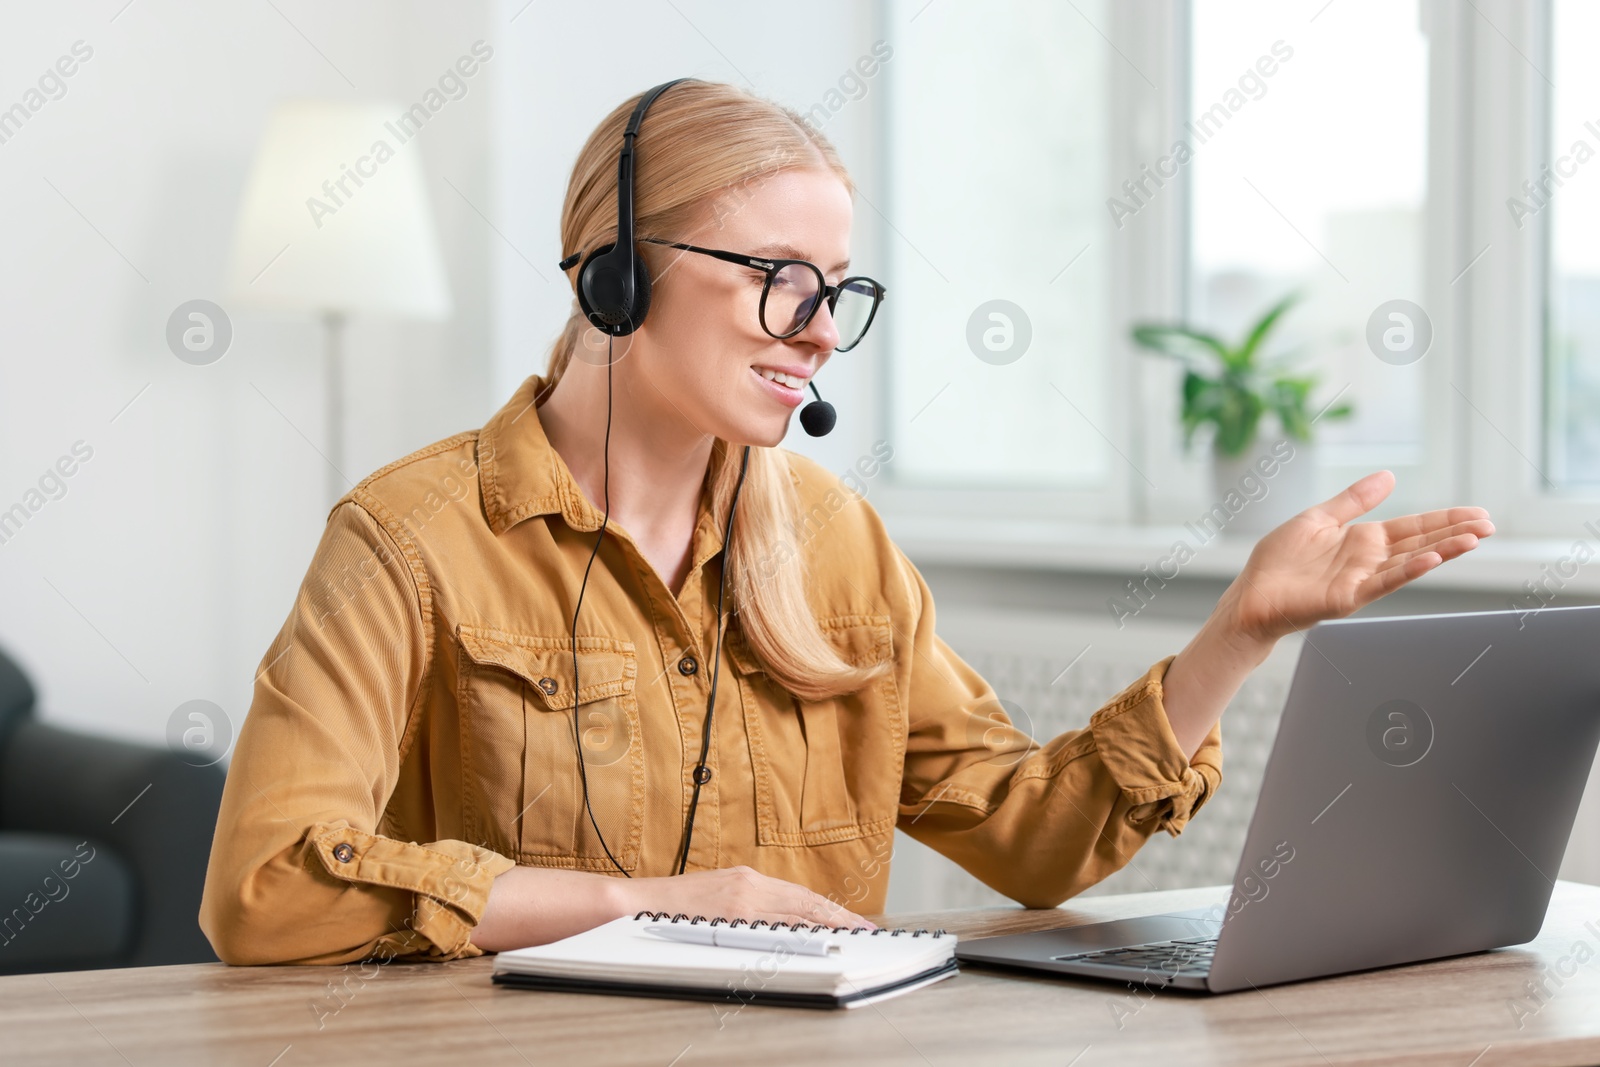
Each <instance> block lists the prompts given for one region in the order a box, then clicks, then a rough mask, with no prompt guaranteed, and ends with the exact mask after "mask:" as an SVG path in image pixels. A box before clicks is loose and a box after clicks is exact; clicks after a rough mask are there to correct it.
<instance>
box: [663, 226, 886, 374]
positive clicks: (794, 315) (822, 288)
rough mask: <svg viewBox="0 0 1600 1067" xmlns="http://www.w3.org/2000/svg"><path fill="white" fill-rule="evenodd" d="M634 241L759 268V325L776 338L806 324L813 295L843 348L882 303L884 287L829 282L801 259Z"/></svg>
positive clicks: (861, 281)
mask: <svg viewBox="0 0 1600 1067" xmlns="http://www.w3.org/2000/svg"><path fill="white" fill-rule="evenodd" d="M640 240H644V241H649V242H650V243H651V244H658V245H666V246H667V247H668V248H681V249H683V250H684V251H685V252H697V253H699V254H700V255H702V256H711V257H713V258H715V259H720V260H723V261H724V262H727V263H737V264H739V265H740V266H741V267H753V268H754V269H756V270H759V271H762V272H763V273H765V274H766V276H767V280H766V284H765V285H763V286H762V287H761V307H760V318H761V328H762V329H763V330H765V331H766V332H767V333H768V334H769V335H770V336H772V337H776V338H778V339H779V340H780V341H781V340H783V339H785V338H788V337H793V336H794V335H795V334H797V333H799V332H800V331H801V330H804V329H805V328H806V326H808V325H809V324H810V323H811V320H812V318H813V317H814V316H815V315H816V313H817V308H819V307H821V306H822V301H821V300H819V299H818V297H819V296H822V297H824V298H825V299H826V300H827V302H828V314H829V315H831V316H833V324H834V327H835V328H836V329H837V330H838V331H839V343H838V344H837V345H835V346H834V349H833V350H834V351H835V352H848V351H850V350H851V349H852V348H854V347H855V346H856V345H857V344H859V343H860V342H861V338H863V337H865V336H866V333H867V327H868V326H871V325H872V319H873V317H874V316H875V315H877V313H878V305H879V304H881V303H883V297H884V294H885V290H884V288H883V286H881V285H879V284H878V283H877V282H875V281H873V280H872V279H871V278H865V277H853V278H846V279H844V280H843V281H842V282H840V283H839V284H838V285H829V284H827V280H826V279H825V278H823V276H822V269H821V268H820V267H818V266H817V265H816V264H815V263H809V262H807V261H806V260H803V259H759V258H757V257H755V256H747V255H744V254H742V253H739V252H724V251H722V250H721V249H717V248H699V247H697V246H695V245H688V244H683V243H682V242H680V241H664V240H662V239H661V238H659V237H643V238H640Z"/></svg>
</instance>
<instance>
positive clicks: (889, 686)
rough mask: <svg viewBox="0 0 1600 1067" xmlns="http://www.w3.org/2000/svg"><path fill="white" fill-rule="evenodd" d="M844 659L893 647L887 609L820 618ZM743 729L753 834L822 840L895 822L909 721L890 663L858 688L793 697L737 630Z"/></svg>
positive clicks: (762, 838)
mask: <svg viewBox="0 0 1600 1067" xmlns="http://www.w3.org/2000/svg"><path fill="white" fill-rule="evenodd" d="M820 622H821V625H822V631H823V634H824V636H826V637H827V638H828V640H829V642H830V643H832V644H833V646H834V647H835V648H836V649H837V650H838V651H839V654H840V655H842V656H843V657H844V658H845V659H846V660H848V661H849V662H851V663H853V664H855V665H856V666H867V665H869V664H872V663H877V662H879V661H881V660H885V659H888V658H889V656H890V655H891V643H890V634H891V631H890V628H889V619H888V617H887V616H877V615H844V616H835V617H832V618H825V619H822V620H820ZM728 646H729V654H730V658H731V660H732V662H733V665H734V668H735V670H737V671H738V674H739V694H740V699H741V702H742V703H743V705H744V720H745V733H746V736H747V738H748V740H749V744H750V762H751V765H752V767H753V768H754V771H755V784H756V796H755V805H756V840H757V842H758V843H759V844H762V845H824V844H830V843H832V842H835V841H849V840H853V839H855V838H860V837H870V836H874V835H877V834H881V833H885V832H887V831H889V830H892V829H893V828H894V823H895V816H896V812H897V807H896V805H897V803H898V800H899V793H900V779H901V777H902V775H903V773H904V768H905V729H904V723H903V717H902V714H901V709H900V705H899V700H898V696H897V692H896V689H895V684H894V677H893V675H892V673H886V674H884V675H882V676H880V677H879V678H878V679H876V680H875V681H873V682H871V683H869V684H868V685H867V686H866V687H864V688H863V689H861V690H860V691H859V692H856V693H850V694H846V695H844V696H838V697H832V698H829V699H827V700H804V701H803V700H799V699H798V698H796V697H795V696H794V694H792V693H790V692H789V691H788V690H786V689H784V688H783V687H782V686H780V685H779V684H778V683H777V682H776V681H775V680H774V679H773V678H772V677H771V676H770V675H768V674H767V673H766V671H765V670H764V669H763V668H762V667H761V665H760V663H759V662H757V660H756V659H755V657H754V655H752V653H751V651H750V649H749V647H748V646H747V645H746V644H745V642H744V635H743V634H741V633H737V632H735V633H734V634H733V635H730V639H729V641H728Z"/></svg>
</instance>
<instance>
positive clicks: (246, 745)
mask: <svg viewBox="0 0 1600 1067" xmlns="http://www.w3.org/2000/svg"><path fill="white" fill-rule="evenodd" d="M408 547H409V546H408ZM417 566H418V565H417V562H416V555H415V552H414V550H412V551H407V550H405V549H403V548H402V546H401V545H400V544H398V543H397V542H396V540H395V539H394V538H393V537H391V536H390V534H389V533H388V531H386V530H385V529H384V528H383V527H382V526H381V525H379V524H378V523H377V522H376V521H375V520H374V519H373V517H372V516H371V514H369V513H368V512H367V510H366V509H365V508H363V507H362V506H360V505H359V504H357V503H355V502H353V501H351V500H346V501H344V502H342V503H341V504H340V505H339V506H337V507H336V508H335V509H334V511H333V512H332V514H331V515H330V516H329V520H328V524H327V527H326V528H325V530H324V532H323V536H322V539H321V541H320V543H319V544H318V546H317V551H316V553H315V555H314V556H313V558H312V562H311V566H310V568H309V570H308V571H307V574H306V577H305V580H304V581H303V583H302V584H301V587H300V590H299V592H298V594H297V595H296V598H295V603H294V607H293V610H292V611H291V612H290V614H289V618H288V619H287V621H286V622H285V623H284V625H283V627H282V629H281V630H280V631H279V633H278V635H277V637H276V639H275V640H274V641H273V643H272V647H271V648H269V649H268V650H267V654H266V655H265V656H264V657H263V659H262V663H261V668H260V670H259V671H258V674H257V677H256V681H255V690H254V695H253V699H252V702H251V705H250V711H249V714H248V715H247V716H246V718H245V721H244V724H243V726H242V728H241V729H240V731H239V737H238V743H237V745H236V746H235V749H234V753H233V759H232V762H231V764H230V765H229V768H228V780H227V785H226V786H225V788H224V791H223V798H222V807H221V811H220V813H219V815H218V818H217V830H216V835H215V838H214V840H213V842H212V848H211V858H210V865H209V867H208V868H207V871H206V884H205V894H204V897H203V899H202V901H201V907H200V926H201V928H202V929H203V930H204V931H205V934H206V936H207V937H208V938H209V939H210V940H211V944H212V947H213V948H214V949H215V950H216V952H217V955H218V956H219V957H220V958H221V959H222V960H223V961H225V962H227V963H235V964H261V963H327V964H338V963H350V962H354V961H357V960H363V959H369V958H379V959H395V958H417V959H434V960H447V959H454V958H458V957H463V956H476V955H480V954H481V953H480V950H479V949H478V948H476V947H475V946H474V945H473V944H472V943H471V940H470V935H471V932H472V929H473V927H474V926H476V925H477V923H478V920H479V919H480V918H481V916H482V914H483V910H484V907H485V905H486V903H487V901H488V896H489V887H490V885H491V883H492V882H493V880H494V878H495V877H496V876H497V875H499V874H501V873H503V872H504V871H506V870H509V869H510V868H511V867H513V866H515V865H516V864H515V861H513V860H511V859H509V858H507V857H505V856H502V855H499V854H497V853H495V852H492V851H490V850H488V849H485V848H482V847H479V846H476V845H472V844H469V843H467V842H465V841H456V840H445V841H432V842H426V843H422V844H418V843H415V842H410V841H401V840H398V839H396V838H394V837H389V836H385V835H383V834H381V833H379V823H380V821H381V820H382V817H383V813H384V810H385V808H386V807H387V805H388V802H389V798H390V796H391V795H392V794H393V792H394V788H395V784H396V781H397V779H398V775H399V766H400V755H401V740H402V738H404V737H406V736H407V727H408V725H411V726H415V725H416V724H414V723H412V722H411V719H412V716H413V715H415V714H417V713H418V711H417V709H418V707H419V704H420V700H421V692H422V686H423V681H424V679H425V678H426V676H427V672H428V669H429V658H430V655H431V642H430V638H429V636H428V631H427V626H426V623H425V619H424V609H423V591H424V587H423V586H422V585H421V584H420V582H421V581H422V579H421V577H420V575H419V573H418V570H417Z"/></svg>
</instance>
